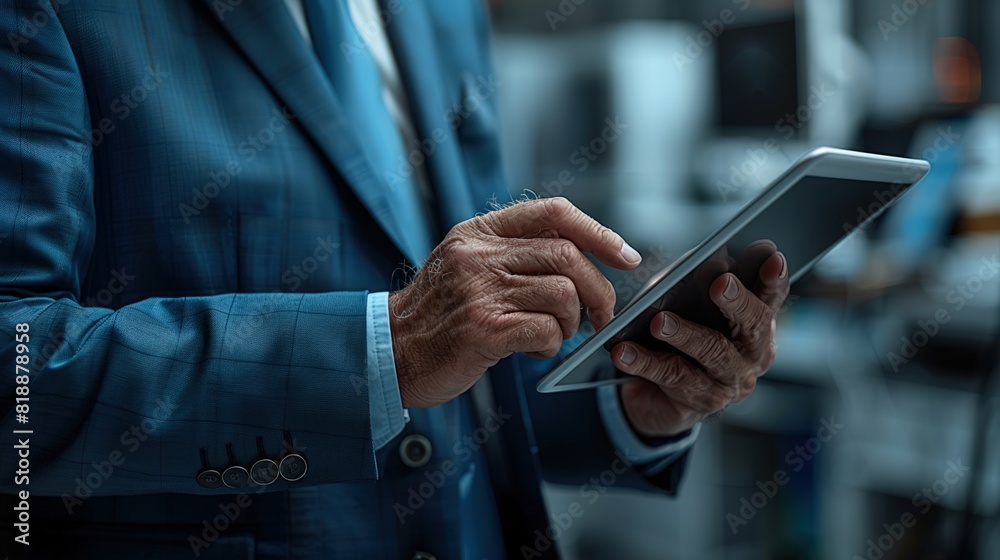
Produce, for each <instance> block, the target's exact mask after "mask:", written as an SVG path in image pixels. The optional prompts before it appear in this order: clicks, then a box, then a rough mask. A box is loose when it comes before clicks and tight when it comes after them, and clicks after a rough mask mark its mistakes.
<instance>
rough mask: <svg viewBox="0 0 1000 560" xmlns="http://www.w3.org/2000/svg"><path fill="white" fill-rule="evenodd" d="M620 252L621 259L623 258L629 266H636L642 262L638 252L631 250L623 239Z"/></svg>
mask: <svg viewBox="0 0 1000 560" xmlns="http://www.w3.org/2000/svg"><path fill="white" fill-rule="evenodd" d="M621 252H622V258H624V259H625V260H626V261H627V262H628V263H629V264H638V263H639V262H642V255H640V254H639V251H636V250H635V249H633V248H632V246H631V245H629V244H628V243H626V242H625V240H624V239H622V251H621Z"/></svg>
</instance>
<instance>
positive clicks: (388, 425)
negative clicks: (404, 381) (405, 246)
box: [367, 292, 409, 451]
mask: <svg viewBox="0 0 1000 560" xmlns="http://www.w3.org/2000/svg"><path fill="white" fill-rule="evenodd" d="M367 340H368V366H367V373H368V414H369V418H370V419H371V425H372V443H373V445H374V448H375V450H376V451H377V450H378V449H380V448H382V447H383V446H384V445H385V444H387V443H389V441H391V440H392V438H394V437H396V436H397V435H399V433H400V432H402V431H403V425H404V424H406V422H407V421H408V420H409V414H408V412H407V411H406V410H405V409H403V401H402V399H401V398H400V396H399V381H398V380H397V379H396V359H395V357H394V356H393V353H392V333H391V332H390V331H389V293H388V292H378V293H374V294H372V293H370V294H368V337H367Z"/></svg>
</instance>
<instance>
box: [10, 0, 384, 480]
mask: <svg viewBox="0 0 1000 560" xmlns="http://www.w3.org/2000/svg"><path fill="white" fill-rule="evenodd" d="M12 4H14V6H12ZM42 6H48V5H47V4H45V3H43V4H39V3H37V2H28V1H23V2H22V1H18V2H12V3H6V4H5V5H4V7H3V8H0V28H2V29H4V30H16V31H15V33H28V32H29V31H31V32H32V33H33V35H30V36H28V35H24V34H18V35H17V36H14V37H13V38H9V39H10V47H8V45H4V46H3V48H0V100H2V104H3V109H2V110H0V356H2V358H0V364H3V366H4V369H5V372H6V373H5V374H4V375H3V376H0V402H2V403H3V405H2V410H0V418H2V421H0V432H2V435H0V445H2V446H3V448H4V449H6V450H8V451H9V450H11V449H12V447H11V446H12V445H15V444H17V441H15V435H12V430H15V429H30V430H32V433H31V434H18V435H17V436H16V437H19V438H23V439H26V440H29V441H28V442H27V444H28V445H29V446H30V455H29V457H28V460H29V461H30V469H29V470H30V474H28V475H27V476H28V478H29V479H30V483H29V485H28V486H16V485H15V484H14V481H15V474H14V473H15V471H16V470H18V468H19V467H18V464H17V456H16V454H15V453H13V452H5V453H3V454H2V455H0V461H2V462H0V492H3V493H12V492H14V491H16V490H30V492H31V493H32V494H40V495H62V496H64V497H65V496H69V497H74V496H75V497H76V498H78V499H79V498H85V497H86V496H89V495H121V494H147V493H154V492H181V493H206V492H215V493H227V492H229V493H231V492H232V490H231V489H228V488H225V487H222V488H220V489H218V490H205V489H202V488H201V487H199V486H198V485H197V484H196V482H195V478H196V475H197V474H198V472H199V471H200V470H201V469H202V468H204V466H205V465H204V464H203V461H202V457H201V450H204V454H205V457H206V458H207V460H208V462H209V466H211V467H212V468H215V469H218V470H222V469H224V468H226V467H228V466H230V459H229V457H228V453H227V446H231V447H232V452H233V454H234V455H235V460H236V464H238V465H243V466H246V467H249V466H250V464H252V463H253V462H254V461H255V460H257V459H259V458H260V453H259V452H258V446H257V438H258V437H259V438H261V440H262V442H263V447H264V454H265V456H269V457H270V458H272V459H280V457H281V454H282V453H283V452H285V451H286V450H287V449H288V448H289V447H290V446H292V447H294V449H295V450H296V451H297V452H299V453H300V454H302V455H303V456H304V457H305V458H306V460H307V462H308V472H307V474H306V476H305V477H304V478H303V479H301V480H299V481H298V482H295V483H286V482H283V481H282V480H281V479H279V481H278V482H277V483H275V484H273V485H271V486H268V487H267V489H269V490H271V489H273V490H281V489H284V488H287V487H288V485H289V484H297V485H306V484H321V483H333V482H340V481H348V480H361V479H374V478H375V477H376V466H375V460H374V453H373V447H372V438H371V426H370V420H369V411H368V408H369V404H368V390H367V383H365V380H366V379H367V378H366V293H364V292H359V293H331V294H290V293H265V294H237V295H220V296H210V297H189V298H179V299H164V298H149V299H146V300H143V301H140V302H137V303H134V304H130V305H126V306H124V307H121V308H119V309H116V310H112V309H105V308H99V307H87V306H82V305H81V303H80V300H81V294H80V286H81V279H82V278H83V277H84V276H85V275H86V274H87V264H88V261H89V259H90V255H91V251H92V249H93V243H94V239H95V228H96V227H99V224H98V223H96V220H95V213H94V197H95V185H94V179H93V162H92V158H91V150H92V149H93V146H92V145H91V132H90V131H91V128H92V123H91V120H90V116H89V113H88V109H87V100H86V98H85V93H84V87H83V83H82V80H81V76H80V72H79V70H78V67H77V64H76V61H75V59H74V56H73V54H72V52H71V50H70V47H69V45H68V43H67V40H66V37H65V33H64V32H63V31H62V29H61V27H60V24H59V20H58V17H57V16H56V14H55V13H54V12H52V11H51V7H46V8H43V7H42ZM41 10H45V11H42V12H41V13H42V15H45V16H46V23H45V24H44V25H39V24H38V21H40V20H41V16H38V17H36V18H35V20H34V21H35V24H34V25H33V26H32V27H31V28H30V30H29V29H27V28H26V27H25V26H24V22H25V21H29V22H30V21H32V17H33V16H35V15H36V14H37V13H39V12H40V11H41ZM135 188H143V185H139V184H137V185H135ZM177 266H181V267H183V266H184V263H183V262H178V263H177ZM126 273H127V271H126ZM109 289H110V290H112V291H113V290H114V289H115V286H114V285H113V284H112V285H111V286H109ZM19 324H23V325H28V327H27V328H28V329H29V330H28V333H27V334H28V335H29V337H30V341H29V342H28V344H27V346H28V353H27V354H26V355H28V356H29V357H30V362H29V364H28V365H27V367H28V369H29V372H30V373H29V374H28V383H27V384H19V383H18V381H19V380H20V381H24V380H25V379H24V378H17V377H15V375H14V373H15V372H14V371H13V370H14V369H15V360H16V355H17V351H16V345H17V341H16V340H15V335H16V334H19V333H17V332H16V331H17V329H16V325H19ZM21 328H22V330H23V329H24V328H25V327H21ZM22 339H23V337H22ZM22 361H23V360H22ZM17 387H28V389H27V390H24V389H21V390H20V391H21V394H24V392H25V391H27V392H28V395H27V396H28V398H29V401H22V402H20V403H16V402H15V396H16V395H15V391H16V390H18V389H17ZM18 404H27V405H28V406H27V407H21V408H20V409H18V408H17V405H18ZM23 410H27V414H26V415H25V416H27V423H21V422H20V421H19V420H18V414H19V413H20V412H19V411H23ZM286 440H290V441H288V443H285V442H286Z"/></svg>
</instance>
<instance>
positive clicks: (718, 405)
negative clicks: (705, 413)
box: [708, 391, 732, 411]
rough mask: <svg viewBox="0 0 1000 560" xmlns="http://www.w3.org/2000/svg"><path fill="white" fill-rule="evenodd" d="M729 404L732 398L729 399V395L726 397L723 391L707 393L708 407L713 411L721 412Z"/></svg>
mask: <svg viewBox="0 0 1000 560" xmlns="http://www.w3.org/2000/svg"><path fill="white" fill-rule="evenodd" d="M730 402H732V398H731V397H730V395H727V394H726V392H724V391H714V392H712V393H709V397H708V406H709V408H711V409H712V410H713V411H715V410H722V409H723V408H726V407H727V406H729V403H730Z"/></svg>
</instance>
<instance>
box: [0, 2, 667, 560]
mask: <svg viewBox="0 0 1000 560" xmlns="http://www.w3.org/2000/svg"><path fill="white" fill-rule="evenodd" d="M383 7H384V8H385V12H384V14H388V16H389V17H388V18H386V19H387V28H388V32H389V35H390V37H391V38H392V41H393V44H394V48H395V50H396V56H397V59H398V62H399V66H400V69H401V72H402V74H403V78H404V80H405V82H406V84H407V87H408V91H409V96H410V99H411V102H412V105H413V113H414V120H415V123H416V125H417V127H418V131H419V133H420V137H421V138H425V139H429V140H428V141H429V142H430V143H431V145H432V146H433V147H434V150H433V153H432V154H430V155H429V156H428V157H427V158H426V162H425V163H423V164H422V165H425V169H426V171H427V173H428V175H429V177H430V179H431V182H432V184H433V188H434V200H435V206H436V211H437V215H438V216H437V218H438V224H437V226H438V228H439V233H440V232H443V231H447V229H448V228H449V227H450V226H451V225H453V224H455V223H457V222H459V221H461V220H464V219H467V218H469V217H471V216H473V215H474V214H475V213H476V212H478V211H483V210H486V209H487V208H488V202H489V201H490V200H491V199H493V198H494V197H499V199H500V201H501V202H502V201H503V199H504V196H505V194H506V193H507V192H508V189H507V187H506V185H505V184H504V182H503V179H502V176H501V171H500V165H499V156H498V142H497V137H496V126H497V122H496V117H495V112H494V100H495V93H496V91H495V90H496V88H497V87H500V86H498V85H497V84H496V83H495V79H494V77H493V74H492V73H491V69H490V63H489V52H488V45H487V37H488V33H489V30H488V22H487V20H486V16H485V14H484V12H483V9H482V7H481V2H478V1H475V0H468V1H454V0H427V1H420V0H404V1H402V2H400V3H396V2H387V3H386V4H384V5H383ZM0 29H2V30H3V32H4V34H6V35H7V39H8V41H5V42H4V44H3V45H2V46H0V352H2V354H0V355H2V360H0V364H2V365H3V368H4V374H3V375H2V376H0V402H2V403H3V408H2V410H0V412H2V414H0V418H2V422H0V449H2V450H3V451H2V453H0V491H2V492H3V493H4V494H7V495H8V497H7V498H6V499H5V501H4V503H3V504H2V505H0V506H2V508H3V510H4V511H5V512H9V511H11V508H13V507H14V505H16V504H17V503H18V499H17V498H12V497H10V495H13V494H15V493H17V492H20V491H29V492H30V542H31V544H30V545H29V547H22V545H16V547H15V548H16V550H15V552H17V553H20V554H22V555H23V554H25V552H26V551H27V550H30V551H31V552H32V553H33V555H34V557H44V558H63V557H65V558H139V557H148V558H184V557H188V556H189V555H191V554H192V553H193V552H195V553H197V556H199V557H201V558H365V559H369V558H405V557H409V555H410V554H411V553H412V552H413V551H416V550H423V551H428V552H430V553H432V554H434V555H435V556H436V557H437V558H440V559H444V558H463V557H467V558H471V557H473V556H474V557H475V558H477V559H479V558H482V557H489V558H499V557H500V556H501V555H503V554H504V552H502V551H503V550H504V548H503V547H504V546H506V550H507V553H506V554H508V555H511V556H520V553H519V551H518V550H519V549H518V547H519V546H521V545H525V544H526V545H528V546H535V543H536V541H538V535H540V534H541V533H536V532H535V531H536V530H538V531H544V529H545V526H546V514H545V510H544V506H543V503H542V501H541V497H540V493H539V481H540V479H541V476H542V473H544V474H545V476H546V477H547V478H548V479H550V480H553V481H556V482H564V483H571V484H582V483H584V482H585V481H586V480H587V479H589V478H590V477H593V476H595V475H599V474H600V473H601V472H603V471H604V470H606V469H608V468H609V467H610V466H611V465H612V464H614V461H615V460H616V458H615V456H614V454H613V451H612V448H611V445H610V443H609V442H608V440H607V437H606V436H605V433H604V428H603V426H602V424H601V421H600V419H599V416H598V414H597V411H596V406H595V402H594V398H593V394H592V393H580V394H571V395H564V396H557V397H551V396H546V397H542V396H540V395H537V394H536V393H535V392H534V391H533V389H532V387H533V383H534V381H535V379H536V378H537V376H538V375H539V374H540V373H541V372H542V371H543V370H544V367H545V364H544V363H541V362H531V361H529V360H524V361H521V360H519V359H511V360H507V361H505V362H503V363H501V364H500V365H498V366H497V367H496V368H494V370H493V371H492V373H491V376H490V379H491V385H492V389H493V398H494V400H495V406H496V407H499V409H502V410H503V412H504V413H505V414H509V415H510V420H508V421H507V422H506V423H505V424H504V425H503V427H502V429H500V430H499V431H498V432H497V433H496V434H495V436H494V437H493V438H492V443H491V445H489V446H480V445H478V444H470V443H469V442H471V441H474V439H470V436H474V435H475V434H474V432H473V431H474V430H475V429H476V425H477V424H476V414H475V412H474V407H473V406H472V404H471V400H470V399H469V398H468V396H463V397H460V398H458V399H455V400H454V401H452V402H451V403H449V404H446V405H444V406H440V407H437V408H434V409H430V410H414V411H412V421H411V422H410V423H409V424H408V425H407V427H406V429H405V431H404V433H403V434H402V435H400V436H399V438H397V439H396V440H394V441H393V442H392V443H390V444H389V445H387V446H386V447H384V448H383V449H381V450H380V451H379V452H377V453H376V452H373V446H372V438H371V428H370V423H369V411H368V393H367V387H366V385H365V383H364V380H365V371H366V370H365V367H366V364H365V360H366V358H365V355H366V351H365V350H366V338H365V336H366V316H365V309H366V308H365V299H366V294H367V293H368V292H369V291H372V292H374V291H385V290H389V289H391V286H392V281H393V277H394V273H396V271H397V269H398V267H399V264H400V263H401V262H403V261H404V259H406V255H404V254H403V253H402V251H401V250H400V249H399V247H400V246H401V244H400V243H399V241H400V236H401V235H402V232H400V231H399V230H398V228H397V227H396V225H395V224H394V223H393V221H392V213H391V204H392V202H393V201H392V198H391V193H390V191H389V190H388V189H387V187H386V184H385V182H386V181H385V179H384V176H383V174H382V173H381V172H380V170H374V169H371V167H370V165H369V164H368V163H367V162H366V160H365V159H364V157H363V155H362V154H361V152H360V151H359V150H358V147H357V144H356V142H355V141H354V140H353V138H352V134H351V131H350V130H349V129H348V128H346V127H345V126H344V125H343V122H344V119H343V115H342V113H341V110H340V107H339V105H338V102H337V100H336V96H335V95H334V93H333V92H332V91H331V88H330V85H329V82H328V81H327V80H326V79H325V76H324V74H323V71H322V69H321V67H320V66H319V64H318V62H317V61H316V58H315V56H314V55H313V53H312V52H311V51H310V50H309V47H308V46H307V44H306V43H305V42H304V41H303V40H302V37H301V36H300V35H299V33H298V32H297V30H296V29H295V27H294V23H293V21H292V20H291V18H290V16H289V14H288V13H287V12H286V10H285V9H284V6H283V5H282V2H281V0H243V1H242V2H240V1H237V0H141V1H140V0H136V1H134V2H131V1H129V2H125V1H122V0H73V1H69V2H64V1H58V2H51V3H49V2H38V1H37V0H5V1H4V2H3V3H2V6H0ZM409 260H410V262H412V260H413V259H412V258H410V259H409ZM19 324H26V325H29V329H30V330H29V332H28V334H29V337H30V342H28V344H27V345H28V347H29V350H30V352H29V355H30V362H29V364H27V368H28V370H29V379H30V383H29V384H28V385H27V387H29V390H30V393H29V399H30V401H28V403H27V404H29V406H28V407H27V409H28V414H27V416H28V422H27V423H26V424H24V423H19V422H18V418H17V414H18V410H19V409H18V408H17V407H16V405H17V404H23V403H18V402H16V401H15V398H16V391H17V389H16V388H17V387H18V386H19V384H18V379H17V378H16V377H15V375H14V373H15V371H14V369H13V368H14V367H15V360H16V357H15V356H16V355H17V344H18V340H17V339H16V335H17V334H19V333H18V330H17V327H16V325H19ZM23 338H24V337H22V339H23ZM22 391H23V390H22ZM539 405H540V406H539ZM20 410H24V408H22V409H20ZM16 429H30V430H32V433H31V434H30V435H21V434H13V430H16ZM412 434H421V435H424V436H426V437H427V438H428V440H429V441H430V443H431V444H432V449H433V450H434V451H433V457H432V460H431V463H429V464H428V465H427V466H426V467H424V468H420V469H413V468H409V467H407V466H406V465H404V464H403V462H402V461H401V459H400V456H399V452H398V443H399V441H400V440H401V439H402V438H405V437H406V436H408V435H412ZM15 436H16V437H15ZM21 437H24V438H26V439H29V440H30V441H29V442H28V445H27V447H30V451H29V452H28V457H27V458H26V460H27V462H28V463H30V466H29V467H28V469H26V470H28V471H29V472H28V473H27V474H26V475H25V480H22V481H21V483H18V482H16V480H17V476H18V475H17V474H16V472H17V471H18V470H20V467H19V462H18V461H19V457H18V455H17V454H15V453H14V451H12V450H13V449H14V447H13V446H14V445H17V444H18V441H19V438H21ZM258 442H260V445H258ZM259 447H260V449H259ZM290 449H291V450H294V451H296V452H298V453H300V454H301V455H302V456H304V457H305V458H306V460H307V461H308V472H307V474H306V476H304V477H303V478H302V479H301V480H299V481H296V482H287V481H283V480H279V481H278V482H276V483H275V484H273V485H270V486H266V487H258V488H248V489H247V490H246V492H245V494H244V495H242V496H240V495H236V494H234V491H233V490H231V489H227V488H225V487H223V488H218V489H205V488H202V487H201V486H199V484H198V483H197V481H196V476H197V475H198V473H199V472H201V471H203V470H204V469H206V468H207V467H211V468H215V469H219V470H221V469H223V468H225V467H228V466H230V464H231V463H233V464H249V463H250V462H252V461H255V460H256V459H259V458H260V456H261V455H264V456H271V457H274V458H280V457H281V456H282V455H283V454H285V453H288V452H289V450H290ZM230 454H231V455H232V457H230ZM449 460H450V461H452V462H453V463H454V464H457V465H459V468H458V470H457V472H455V473H454V474H453V475H452V474H449V475H448V476H446V477H444V479H443V482H442V483H441V484H440V485H439V484H437V483H435V484H434V489H433V491H430V492H422V491H421V492H422V493H423V494H430V495H429V496H427V495H424V496H422V497H421V499H420V500H414V499H413V497H412V491H413V490H414V489H421V488H423V489H426V488H425V487H422V486H421V485H422V484H424V483H425V482H427V481H428V480H431V478H434V477H429V476H428V473H431V474H433V473H434V472H436V471H435V469H436V468H439V467H440V466H441V465H443V464H444V463H445V462H446V461H449ZM682 466H683V462H679V463H677V464H676V465H675V466H674V467H673V468H671V469H668V470H667V471H666V472H664V473H662V474H660V475H658V477H657V478H656V479H655V480H648V479H646V478H643V477H642V476H641V475H639V474H638V473H637V472H636V471H633V470H629V471H628V472H626V473H625V474H623V475H621V476H619V477H618V482H617V484H618V485H620V486H631V487H635V488H646V489H660V490H666V491H668V492H669V491H672V489H673V488H674V487H675V486H676V483H677V480H678V477H679V476H680V471H681V469H682ZM434 480H436V481H441V480H442V479H441V478H440V477H438V478H434ZM484 481H486V482H484ZM470 487H471V488H472V489H471V490H470ZM461 496H466V499H462V498H461ZM400 505H404V506H406V507H409V508H411V509H412V514H408V515H406V516H404V519H403V520H402V521H401V520H400V513H399V506H400ZM5 515H6V514H5ZM501 525H502V527H503V540H505V541H506V545H504V544H503V543H501V542H500V540H499V539H497V538H495V534H498V532H497V531H491V530H489V528H490V527H497V526H501ZM0 531H2V532H3V533H4V534H3V543H4V546H8V545H10V543H12V542H13V541H12V539H13V536H15V535H17V534H20V533H19V532H18V530H16V529H15V530H14V533H13V534H12V533H11V531H12V529H11V524H9V523H4V524H3V527H0ZM199 539H200V540H199ZM202 544H204V545H205V546H202ZM542 544H543V545H544V541H542ZM538 548H540V549H541V550H539V552H541V553H544V554H553V552H554V548H551V549H548V550H545V549H544V546H540V547H538Z"/></svg>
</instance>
